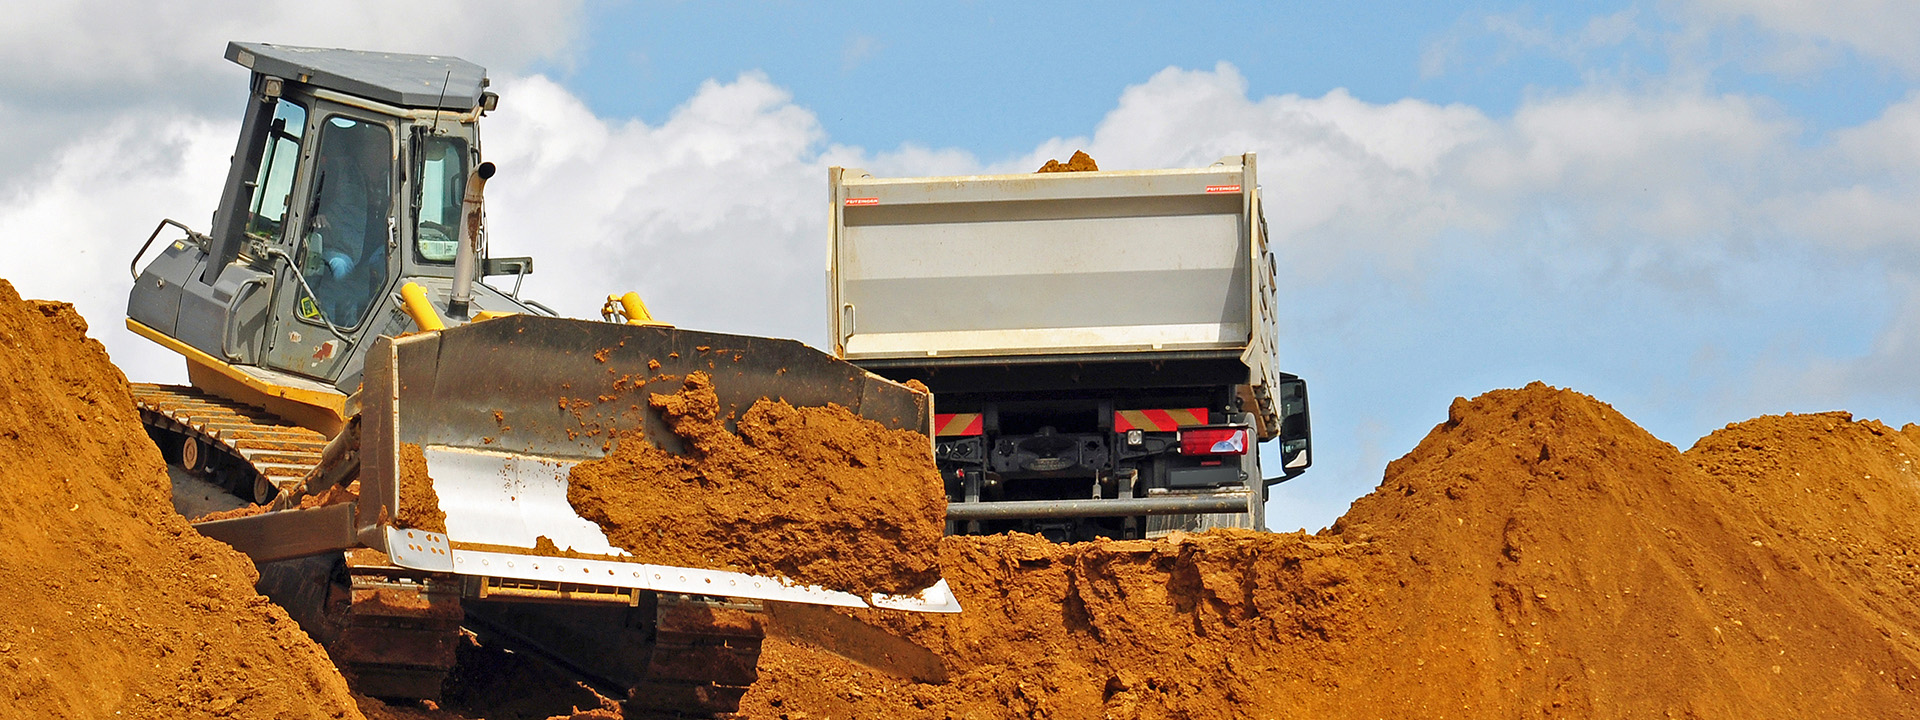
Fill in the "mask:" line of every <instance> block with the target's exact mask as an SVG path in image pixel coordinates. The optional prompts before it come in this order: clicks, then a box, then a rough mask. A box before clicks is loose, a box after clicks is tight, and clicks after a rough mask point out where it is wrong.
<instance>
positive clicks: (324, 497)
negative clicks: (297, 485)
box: [193, 480, 360, 523]
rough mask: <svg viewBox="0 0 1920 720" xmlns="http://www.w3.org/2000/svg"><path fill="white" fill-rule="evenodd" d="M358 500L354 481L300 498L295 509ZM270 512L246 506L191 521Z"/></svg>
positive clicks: (207, 520) (357, 486) (307, 508)
mask: <svg viewBox="0 0 1920 720" xmlns="http://www.w3.org/2000/svg"><path fill="white" fill-rule="evenodd" d="M359 499H360V481H359V480H355V481H353V482H350V483H347V485H346V486H344V487H341V486H335V487H331V488H328V489H327V490H326V491H325V492H319V493H314V494H312V495H304V496H301V498H300V504H299V505H296V506H295V507H296V508H298V509H301V510H311V509H313V508H317V507H326V506H328V505H339V504H341V503H350V502H354V501H356V500H359ZM272 510H273V506H272V505H247V506H244V507H237V508H234V509H232V510H220V511H217V512H210V513H207V514H205V515H201V516H200V517H197V518H194V519H193V521H194V522H196V523H203V522H213V521H215V520H232V519H234V518H243V517H253V516H255V515H265V514H267V513H268V512H271V511H272Z"/></svg>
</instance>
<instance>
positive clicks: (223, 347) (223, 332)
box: [220, 275, 267, 362]
mask: <svg viewBox="0 0 1920 720" xmlns="http://www.w3.org/2000/svg"><path fill="white" fill-rule="evenodd" d="M266 284H267V278H266V276H264V275H263V276H256V277H250V278H247V279H245V280H242V281H240V287H237V288H234V289H233V299H231V300H228V301H227V324H226V327H223V328H221V329H220V355H221V356H222V357H225V358H226V359H228V360H232V361H234V362H240V358H239V356H236V355H234V354H233V351H232V350H229V349H227V346H228V342H227V341H228V340H230V339H232V338H233V327H234V326H235V325H238V324H239V323H236V322H233V316H234V314H235V313H238V312H240V301H241V300H242V299H244V298H245V297H246V292H247V288H248V287H250V286H254V285H261V286H264V285H266Z"/></svg>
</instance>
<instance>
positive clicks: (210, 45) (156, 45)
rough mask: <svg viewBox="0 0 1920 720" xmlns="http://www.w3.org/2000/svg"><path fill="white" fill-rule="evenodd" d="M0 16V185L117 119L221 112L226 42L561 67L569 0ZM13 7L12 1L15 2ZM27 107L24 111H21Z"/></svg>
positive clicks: (38, 11) (570, 23) (281, 2)
mask: <svg viewBox="0 0 1920 720" xmlns="http://www.w3.org/2000/svg"><path fill="white" fill-rule="evenodd" d="M13 5H14V6H9V7H8V8H7V13H6V21H5V22H0V123H3V124H0V127H5V128H7V131H6V132H5V133H0V188H4V187H5V186H7V185H13V184H18V183H20V182H22V181H24V180H25V179H26V177H25V176H26V175H27V174H28V169H29V168H32V167H34V166H35V165H37V164H39V163H44V162H46V161H47V160H48V159H49V158H50V157H52V154H53V153H54V152H56V151H57V149H58V148H60V147H61V146H63V145H65V144H66V143H67V142H71V141H74V140H75V139H77V138H79V137H80V136H83V135H86V134H87V133H89V132H93V131H97V130H99V129H101V128H103V127H105V126H107V125H108V124H111V123H113V122H115V121H117V120H118V119H119V118H122V117H133V116H147V117H152V116H154V115H156V114H158V115H161V116H170V115H177V114H182V113H186V114H193V115H199V116H202V117H210V118H219V119H223V120H225V119H231V121H232V122H234V123H236V124H237V123H238V119H237V118H233V117H232V115H233V114H234V113H238V112H240V110H241V106H242V99H243V98H244V96H245V93H246V82H247V73H246V71H245V70H244V69H242V68H240V67H238V66H236V65H233V64H232V63H229V62H227V61H226V60H225V51H226V47H227V42H228V41H231V40H240V41H252V42H270V43H277V44H282V45H305V46H316V47H347V48H357V49H378V50H385V51H390V52H412V53H423V54H431V53H439V54H449V55H456V56H460V57H463V58H466V59H467V60H471V61H474V62H477V63H480V64H482V65H486V66H489V68H490V69H491V70H493V71H494V72H495V73H496V74H499V73H503V72H512V71H515V70H517V69H520V68H522V67H523V66H525V65H527V64H528V63H531V62H534V61H542V60H544V61H550V62H555V63H559V64H563V65H564V64H566V63H569V62H571V61H572V56H571V52H572V50H571V48H572V47H574V45H575V41H576V40H577V36H578V34H579V18H578V15H579V12H580V6H581V3H580V2H579V0H561V1H560V2H551V3H536V4H524V3H516V2H511V1H510V0H481V1H476V2H455V1H453V0H423V1H422V2H408V3H392V2H379V1H378V0H347V1H343V2H328V3H321V4H316V3H311V2H297V1H294V0H216V1H214V2H201V3H195V4H193V6H192V10H191V11H186V10H185V9H184V8H183V7H182V6H180V5H178V4H176V3H153V2H126V1H124V0H63V1H62V2H30V3H14V4H13ZM16 6H17V7H16ZM29 108H31V110H30V111H29V110H28V109H29Z"/></svg>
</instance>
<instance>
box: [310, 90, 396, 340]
mask: <svg viewBox="0 0 1920 720" xmlns="http://www.w3.org/2000/svg"><path fill="white" fill-rule="evenodd" d="M319 135H320V137H319V142H320V147H319V151H318V153H317V155H316V157H315V159H314V175H313V181H312V183H311V186H312V188H313V189H312V190H311V193H312V195H311V200H310V202H311V203H312V211H311V217H310V218H309V219H308V221H307V234H306V236H305V237H304V238H302V239H301V246H300V251H299V259H300V273H301V274H302V275H303V276H304V277H305V278H306V281H307V286H308V287H311V288H313V294H312V296H311V297H308V298H302V300H301V303H300V313H299V314H300V316H301V317H303V318H306V319H309V320H318V319H320V316H321V315H322V314H323V313H324V314H325V316H326V319H327V320H328V321H329V322H332V323H333V324H335V325H339V326H342V327H353V326H356V325H358V324H359V323H360V318H361V317H362V316H364V315H365V314H366V312H367V308H369V307H370V306H372V305H373V301H374V300H375V299H376V298H378V297H379V296H380V292H381V290H382V289H384V288H385V287H386V285H387V240H388V236H389V233H390V231H389V228H390V225H389V222H390V221H389V218H390V217H391V215H392V207H391V206H392V199H393V133H392V132H390V131H389V130H387V128H386V126H385V125H382V124H379V123H375V122H368V121H365V120H358V119H355V118H350V117H345V116H338V115H336V116H333V117H330V118H327V120H326V121H325V122H322V123H320V128H319Z"/></svg>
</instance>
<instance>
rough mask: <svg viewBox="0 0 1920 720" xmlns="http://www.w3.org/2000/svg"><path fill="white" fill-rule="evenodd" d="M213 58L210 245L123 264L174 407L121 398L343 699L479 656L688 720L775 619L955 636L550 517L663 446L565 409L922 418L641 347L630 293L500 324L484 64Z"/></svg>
mask: <svg viewBox="0 0 1920 720" xmlns="http://www.w3.org/2000/svg"><path fill="white" fill-rule="evenodd" d="M226 58H227V59H228V60H231V61H232V62H234V63H236V64H238V65H240V66H242V67H244V68H246V69H247V70H248V71H250V82H249V86H248V97H247V105H246V111H245V115H244V118H243V120H242V123H241V126H240V134H239V139H238V143H237V145H236V146H235V150H234V154H233V157H232V160H231V166H230V167H229V169H228V172H227V176H226V181H225V184H224V185H223V186H222V192H221V195H220V201H219V205H218V208H217V210H216V211H215V213H214V216H213V220H212V225H211V227H210V228H209V230H208V231H207V232H204V233H202V232H199V231H197V230H194V229H192V228H191V227H189V226H187V225H186V224H184V223H181V222H178V221H175V220H173V219H170V218H169V219H166V220H162V221H161V222H160V223H159V224H158V225H157V226H156V227H155V228H154V231H153V233H152V234H150V235H149V236H148V237H147V240H146V243H145V244H143V245H142V246H141V248H140V250H139V251H138V252H137V253H136V254H135V256H134V259H133V261H132V263H130V265H129V271H130V273H131V274H132V275H133V276H134V285H133V288H132V290H131V292H130V294H129V299H128V304H127V315H128V318H127V327H128V328H129V329H131V330H132V331H133V332H134V333H136V334H138V335H141V336H143V337H145V338H148V339H150V340H152V341H153V342H156V343H158V344H160V345H162V346H164V347H166V348H169V349H171V350H172V351H174V352H177V353H179V354H180V355H181V356H183V357H184V358H185V359H186V365H187V378H188V381H189V384H188V385H157V384H136V385H135V386H134V395H135V398H136V401H137V403H138V405H139V411H140V415H141V418H142V421H143V422H144V423H145V424H146V426H147V430H148V433H149V435H150V436H151V437H152V438H153V439H154V441H155V442H156V443H157V444H158V446H159V447H160V450H161V453H162V455H163V456H164V457H165V458H166V459H167V461H168V462H169V463H170V464H171V465H174V466H176V468H177V470H178V471H181V472H186V473H189V474H192V475H194V476H197V477H200V478H204V479H206V480H208V481H209V482H212V483H214V484H217V485H219V486H220V487H222V488H225V489H226V490H228V491H230V492H232V493H233V494H235V495H238V496H240V497H242V498H245V499H247V500H250V501H252V502H254V503H257V504H259V505H263V506H265V508H264V509H265V510H266V511H265V512H258V513H256V514H252V515H246V516H243V517H233V518H228V519H222V520H212V521H206V522H197V523H195V527H196V528H197V529H198V530H199V531H200V532H201V533H203V534H205V535H207V536H209V537H213V538H215V539H218V540H222V541H224V542H226V543H228V544H230V545H232V546H233V547H235V548H237V549H239V550H241V551H242V552H245V553H246V554H247V555H249V556H250V557H251V558H252V559H253V560H254V561H255V562H256V564H257V565H258V567H259V568H260V570H261V578H260V581H259V588H260V589H261V591H262V592H263V593H264V594H266V595H268V596H269V597H270V598H272V599H273V600H275V601H276V602H277V603H279V604H281V605H282V606H283V607H285V608H286V609H287V611H288V613H289V614H290V615H291V616H292V617H293V618H294V619H295V620H296V621H298V622H299V623H300V625H301V626H302V627H303V628H304V629H305V630H306V631H307V632H308V633H309V634H311V635H312V636H313V637H314V638H315V639H316V640H318V641H320V642H321V643H322V644H323V645H324V646H325V647H326V648H327V649H328V651H329V654H330V655H331V657H332V658H333V659H334V661H335V662H336V664H338V665H339V666H340V667H341V669H342V671H343V672H344V673H346V674H347V675H348V676H349V678H350V679H351V680H353V681H354V682H355V684H356V689H357V690H358V691H360V692H361V693H363V694H366V695H370V696H375V697H386V698H436V697H438V695H439V693H440V688H441V685H442V682H443V681H444V680H445V679H446V677H447V675H448V672H449V670H450V669H451V668H453V666H454V664H455V662H456V658H457V653H456V650H457V648H458V647H459V645H460V644H461V643H462V642H465V639H466V638H467V637H468V635H466V634H471V636H472V637H477V638H478V639H480V640H482V641H484V642H489V643H500V644H501V645H502V646H504V647H507V648H510V649H512V650H514V651H516V652H524V653H527V654H530V655H533V656H535V657H538V658H541V659H543V660H546V661H548V662H550V663H552V664H553V665H554V666H556V667H559V668H561V669H563V670H565V671H567V672H569V673H572V674H573V675H574V676H575V677H578V678H580V679H582V680H583V681H586V682H588V683H589V684H590V685H591V686H593V687H595V689H597V690H601V691H602V692H605V693H612V694H614V695H613V696H614V697H618V698H623V699H624V700H623V701H624V702H625V703H626V706H627V708H628V710H629V712H630V713H633V714H634V715H635V716H639V715H647V714H660V715H671V716H683V717H684V716H710V715H715V714H723V713H727V712H732V711H734V710H735V709H737V706H738V703H739V701H740V697H741V696H742V695H743V694H744V693H745V691H746V689H747V687H748V686H749V685H750V684H751V683H752V682H753V680H754V679H755V677H756V670H755V664H756V661H757V658H758V654H759V647H760V642H761V638H762V637H763V635H764V632H765V621H764V618H765V616H766V615H767V613H768V610H769V608H771V607H778V606H780V605H779V604H789V605H791V606H794V607H802V608H809V607H810V608H820V607H823V606H824V607H833V606H838V607H853V608H862V607H877V608H889V609H897V610H904V611H919V612H956V611H958V604H957V603H956V602H955V600H954V598H953V596H952V594H951V593H950V592H949V591H948V590H947V588H946V586H945V582H944V581H941V582H939V583H936V584H935V585H933V586H931V587H928V588H926V589H924V590H922V591H920V592H919V593H918V594H914V595H881V594H874V595H867V596H861V595H856V594H854V593H851V592H846V591H843V590H840V589H835V588H828V587H818V586H811V585H799V584H795V583H792V582H789V581H786V580H784V579H782V578H778V577H771V576H764V575H754V574H749V573H745V572H735V571H727V570H716V569H711V568H695V567H675V566H665V565H655V564H646V563H640V562H636V561H634V560H633V559H632V558H631V557H628V556H626V555H625V553H624V552H623V551H621V550H620V549H618V548H614V547H612V546H610V545H609V544H608V541H607V538H606V536H605V534H604V533H603V532H602V531H601V528H599V527H598V526H596V525H594V524H593V523H592V522H590V521H588V520H585V519H583V518H582V517H580V516H579V515H578V514H577V513H576V512H575V511H574V510H573V508H572V507H570V506H569V504H568V500H567V482H568V473H569V469H570V468H571V467H572V466H574V465H575V464H578V463H581V462H586V461H590V460H594V459H596V458H600V457H603V456H604V455H605V454H606V453H607V452H608V450H609V446H610V443H609V439H610V438H611V437H613V436H614V435H615V434H620V433H644V435H645V437H646V438H647V440H648V441H650V442H652V443H654V444H655V445H656V446H657V447H661V448H667V449H674V448H678V447H680V444H679V440H678V438H676V437H675V436H674V435H673V434H672V432H671V430H670V428H668V427H667V424H666V422H665V421H663V420H662V419H661V418H660V417H658V416H657V414H656V413H655V412H653V411H651V410H648V409H647V408H646V404H645V403H644V402H642V403H640V404H638V405H622V404H618V403H610V404H595V403H586V402H574V403H572V404H571V405H570V404H569V403H568V401H567V398H568V397H581V396H590V395H592V393H593V392H594V391H593V390H591V389H590V388H593V387H597V385H596V383H599V384H602V385H603V384H604V382H605V379H606V378H607V377H609V376H610V375H617V374H619V373H621V372H635V373H645V374H665V375H667V376H684V375H686V374H688V373H692V372H696V371H699V372H707V373H710V374H711V376H712V379H713V386H714V387H715V388H716V391H717V392H718V394H719V399H720V402H721V406H722V416H726V415H728V414H729V413H738V412H740V411H742V410H744V409H745V408H746V407H747V406H748V405H750V404H752V403H753V402H754V401H755V400H757V399H759V398H762V397H779V398H783V399H785V400H787V401H788V402H790V403H792V404H794V405H796V406H808V405H813V406H823V405H826V404H828V403H834V404H838V405H840V406H842V407H845V408H847V409H849V410H851V411H853V412H855V413H856V414H858V415H860V416H862V417H864V418H867V419H869V420H873V421H876V422H878V423H880V424H882V425H884V426H886V427H889V428H904V429H911V430H915V431H918V432H921V433H923V434H927V435H929V436H931V423H932V414H931V400H930V398H929V397H928V395H927V394H925V393H924V392H918V391H915V390H913V389H909V388H907V387H905V386H902V385H899V384H896V383H893V382H891V381H888V380H886V379H883V378H880V377H879V376H876V375H872V374H869V373H867V372H864V371H862V370H860V369H859V368H856V367H854V366H852V365H850V364H848V363H846V362H843V361H841V360H838V359H836V358H833V357H832V356H830V355H827V354H826V353H823V352H820V351H818V350H815V349H813V348H810V347H807V346H805V345H803V344H801V343H799V342H796V341H793V340H784V339H775V338H764V337H751V336H741V335H730V334H723V333H714V332H703V331H696V330H689V329H682V328H676V327H673V326H670V325H667V324H664V323H660V322H658V321H655V320H654V319H653V318H652V316H651V315H650V314H649V312H648V311H647V309H646V307H645V304H644V303H643V302H642V301H641V300H640V297H639V296H638V295H637V294H634V293H627V294H624V295H610V296H609V300H608V303H607V305H606V307H604V308H603V309H602V313H601V315H602V317H601V318H600V319H598V320H592V319H587V320H582V319H570V318H563V317H559V316H557V314H556V313H555V312H553V311H552V310H550V309H549V308H547V307H546V306H544V305H541V304H540V303H538V302H535V301H533V300H531V299H527V298H522V297H520V287H521V284H522V281H523V280H524V278H525V277H526V276H527V275H528V274H529V273H531V272H532V270H533V260H532V259H531V258H525V257H493V256H491V255H490V254H489V252H488V249H487V246H488V243H487V232H486V224H485V212H484V188H485V184H486V181H487V179H488V178H490V177H492V176H493V174H494V169H495V168H494V166H493V164H491V163H488V162H484V161H482V160H481V156H480V137H479V133H478V124H479V121H480V119H481V117H483V116H484V115H485V114H487V113H488V112H490V111H492V110H494V109H495V108H496V107H497V106H498V102H499V98H498V95H496V94H495V93H493V92H491V91H489V90H488V86H489V83H488V79H487V76H486V71H485V69H484V68H482V67H480V66H478V65H475V64H473V63H470V62H466V61H464V60H460V59H457V58H452V57H445V56H427V55H410V54H393V53H374V52H361V51H353V50H341V49H317V48H304V47H290V46H281V45H272V44H265V43H246V42H234V43H230V44H229V45H228V46H227V48H226ZM170 228H171V230H172V232H173V233H177V234H178V235H179V237H178V238H177V239H173V240H171V241H170V242H166V243H165V244H163V245H160V246H159V247H157V248H156V247H155V242H156V240H158V239H160V238H161V236H162V233H166V232H168V231H169V229H170ZM143 260H145V261H146V262H145V265H144V266H142V261H143ZM508 280H511V282H512V285H511V288H510V289H500V288H496V287H495V285H496V284H498V285H500V286H502V287H505V286H506V285H507V281H508ZM722 353H723V354H724V355H725V356H726V361H725V362H715V361H714V359H715V357H716V356H717V354H722ZM509 422H510V423H511V428H510V431H509V429H508V427H507V424H508V423H509ZM928 452H929V454H931V452H932V447H931V442H929V446H928ZM421 462H424V468H420V467H418V465H419V463H421ZM423 482H424V484H422V483H423ZM346 488H355V489H357V494H355V495H352V496H350V499H349V500H346V501H339V502H331V503H327V502H313V501H314V500H315V499H316V498H322V497H328V496H329V494H330V493H331V494H335V495H339V494H340V491H341V490H343V489H346ZM423 507H424V508H425V510H426V512H425V513H424V515H423V514H422V512H421V509H422V508H423ZM435 509H437V510H438V511H440V512H441V513H443V514H444V522H439V521H433V520H428V521H420V520H419V519H418V518H420V517H429V518H431V516H432V514H433V513H432V511H433V510H435ZM543 540H545V541H551V543H552V545H550V546H549V548H552V547H558V548H569V549H570V550H571V551H572V552H567V553H553V552H542V551H540V550H538V549H537V547H538V546H539V545H540V544H541V542H542V541H543ZM463 633H465V634H463Z"/></svg>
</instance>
